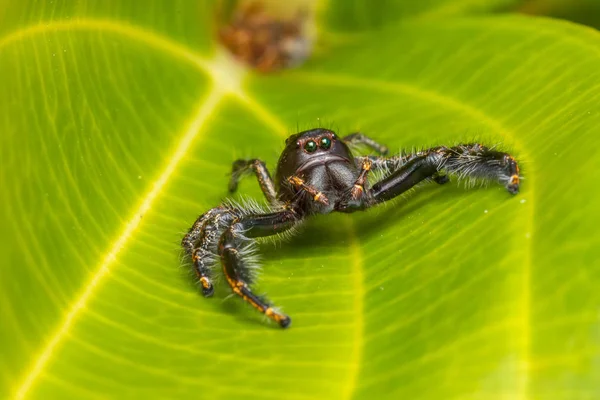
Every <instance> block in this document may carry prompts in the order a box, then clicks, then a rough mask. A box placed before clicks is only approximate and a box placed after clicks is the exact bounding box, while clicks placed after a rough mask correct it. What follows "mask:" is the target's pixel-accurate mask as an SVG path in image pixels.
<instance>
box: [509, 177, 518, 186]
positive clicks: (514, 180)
mask: <svg viewBox="0 0 600 400" xmlns="http://www.w3.org/2000/svg"><path fill="white" fill-rule="evenodd" d="M510 184H511V185H518V184H519V175H513V176H511V177H510Z"/></svg>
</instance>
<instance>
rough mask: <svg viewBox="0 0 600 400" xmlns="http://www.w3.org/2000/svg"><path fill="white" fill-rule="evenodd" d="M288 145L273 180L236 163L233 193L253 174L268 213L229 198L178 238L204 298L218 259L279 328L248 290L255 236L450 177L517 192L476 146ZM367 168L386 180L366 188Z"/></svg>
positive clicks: (333, 140)
mask: <svg viewBox="0 0 600 400" xmlns="http://www.w3.org/2000/svg"><path fill="white" fill-rule="evenodd" d="M285 143H286V146H285V149H284V150H283V152H282V153H281V156H280V158H279V162H278V164H277V172H276V174H275V180H274V181H273V179H272V178H271V175H270V174H269V171H268V170H267V168H266V166H265V163H264V162H263V161H261V160H259V159H252V160H237V161H235V162H234V163H233V169H232V175H231V181H230V183H229V191H230V192H231V193H233V192H235V190H236V189H237V185H238V182H239V180H240V178H241V177H242V176H243V175H244V174H246V173H248V172H254V173H255V174H256V176H257V178H258V182H259V184H260V187H261V189H262V191H263V193H264V195H265V197H266V198H267V201H268V203H269V205H270V206H269V208H268V209H261V208H260V207H256V206H248V205H245V206H243V205H239V204H236V203H234V202H231V201H226V202H224V203H223V204H222V205H220V206H218V207H215V208H213V209H211V210H209V211H208V212H206V213H204V214H203V215H201V216H200V217H199V218H198V219H197V220H196V222H195V223H194V225H193V226H192V227H191V229H190V231H189V232H188V234H187V235H185V237H184V238H183V241H182V246H183V248H184V249H185V251H186V253H187V254H188V255H189V256H190V257H191V258H192V262H193V264H194V270H195V272H196V274H197V276H198V279H199V281H200V284H201V285H202V293H203V294H204V296H206V297H208V296H211V295H212V294H213V291H214V289H213V266H214V265H215V264H218V263H219V262H220V263H221V265H222V267H223V272H224V275H225V278H226V280H227V283H228V284H229V286H231V289H232V290H233V292H234V293H235V294H237V295H238V296H240V297H241V298H242V299H244V300H245V301H247V302H248V303H250V304H251V305H252V306H254V307H255V308H256V309H257V310H259V311H260V312H262V313H264V314H265V315H266V316H267V317H269V318H271V319H272V320H274V321H276V322H277V323H278V324H279V325H280V326H282V327H284V328H285V327H288V326H289V325H290V323H291V319H290V317H288V316H287V315H285V314H283V313H281V312H280V311H279V310H278V309H277V308H275V307H273V306H272V305H271V304H270V303H269V302H268V301H267V300H266V299H264V298H261V297H259V296H257V295H256V294H255V293H254V292H253V291H252V289H251V285H252V283H253V282H254V280H255V271H256V269H257V262H256V240H257V238H261V237H266V236H272V235H277V234H282V233H285V232H289V231H290V230H291V229H292V228H294V227H295V226H296V225H298V224H299V223H300V222H301V221H302V220H303V219H305V218H307V217H309V216H311V215H314V214H327V213H330V212H334V211H340V212H345V213H349V212H354V211H360V210H365V209H367V208H369V207H372V206H374V205H377V204H379V203H382V202H385V201H387V200H390V199H392V198H394V197H396V196H398V195H400V194H402V193H404V192H406V191H407V190H409V189H410V188H412V187H413V186H415V185H416V184H418V183H419V182H421V181H424V180H432V181H434V182H437V183H439V184H443V183H446V182H448V181H449V179H448V176H447V174H449V175H456V176H458V177H459V178H468V179H482V180H492V181H497V182H499V183H501V184H503V185H504V186H505V187H506V189H507V190H508V191H509V192H510V193H512V194H516V193H517V192H518V191H519V182H520V177H519V167H518V165H517V162H516V161H515V159H514V157H512V156H511V155H509V154H506V153H503V152H500V151H496V150H493V149H491V148H489V147H486V146H483V145H481V144H477V143H470V144H461V145H457V146H452V147H445V146H439V147H434V148H431V149H427V150H423V151H419V152H416V153H414V154H402V155H398V156H394V157H385V155H386V154H387V151H388V150H387V148H386V147H385V146H382V145H380V144H379V143H377V142H375V141H374V140H372V139H370V138H368V137H366V136H364V135H362V134H360V133H353V134H350V135H348V136H346V137H344V138H339V137H338V136H337V135H336V134H335V133H334V132H332V131H330V130H327V129H323V128H317V129H312V130H308V131H304V132H300V133H297V134H295V135H292V136H290V137H289V138H288V139H287V140H286V142H285ZM353 145H366V146H368V147H371V148H372V149H373V150H375V151H376V152H377V153H379V154H380V156H357V157H355V156H354V155H353V154H352V152H351V150H350V147H349V146H353ZM372 171H380V172H383V173H382V174H381V176H383V178H381V179H380V180H378V181H377V182H376V183H374V184H373V185H372V186H371V185H369V182H368V177H369V174H370V173H371V172H372Z"/></svg>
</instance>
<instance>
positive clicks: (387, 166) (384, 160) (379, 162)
mask: <svg viewBox="0 0 600 400" xmlns="http://www.w3.org/2000/svg"><path fill="white" fill-rule="evenodd" d="M416 157H418V156H417V155H416V154H403V155H400V156H394V157H378V156H363V157H356V158H355V160H356V161H357V163H358V165H362V164H364V162H365V161H366V160H369V161H371V170H372V171H376V170H387V171H389V172H393V171H396V170H397V169H399V168H401V167H402V166H403V165H404V164H406V163H407V162H409V161H410V160H412V159H414V158H416ZM431 179H432V180H433V181H434V182H435V183H437V184H440V185H443V184H445V183H448V182H450V179H449V178H448V176H447V175H445V174H441V173H440V171H438V172H437V173H435V174H434V175H432V176H431Z"/></svg>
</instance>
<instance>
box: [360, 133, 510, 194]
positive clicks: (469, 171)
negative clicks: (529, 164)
mask: <svg viewBox="0 0 600 400" xmlns="http://www.w3.org/2000/svg"><path fill="white" fill-rule="evenodd" d="M441 170H445V171H446V172H447V173H448V174H451V175H458V176H459V178H478V179H486V180H496V181H498V182H500V183H502V184H504V186H505V187H506V189H507V190H508V191H509V192H510V193H511V194H516V193H518V191H519V185H520V176H519V166H518V164H517V162H516V160H515V159H514V157H513V156H511V155H510V154H507V153H503V152H499V151H495V150H491V149H490V148H488V147H486V146H483V145H480V144H478V143H471V144H461V145H458V146H454V147H445V146H440V147H434V148H431V149H428V150H425V151H422V152H419V153H417V154H414V155H409V156H407V157H406V162H405V163H404V164H402V165H401V166H399V167H398V168H397V169H396V170H395V171H393V172H392V173H391V174H390V175H389V176H387V177H386V178H384V179H382V180H381V181H379V182H377V183H376V184H374V185H373V187H372V189H371V192H370V198H371V202H372V204H377V203H381V202H383V201H386V200H390V199H392V198H394V197H396V196H398V195H400V194H402V193H404V192H406V191H407V190H409V189H410V188H412V187H413V186H415V185H416V184H418V183H419V182H421V181H423V180H424V179H428V178H431V179H434V180H435V181H436V182H438V183H445V182H447V178H446V177H445V176H440V175H439V173H440V171H441Z"/></svg>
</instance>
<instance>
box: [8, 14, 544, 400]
mask: <svg viewBox="0 0 600 400" xmlns="http://www.w3.org/2000/svg"><path fill="white" fill-rule="evenodd" d="M69 30H101V31H106V32H112V33H118V34H122V35H123V36H125V37H128V38H131V39H133V40H136V41H139V42H142V43H144V44H146V45H148V46H150V47H153V48H156V49H160V50H162V51H165V52H167V53H169V54H172V55H174V56H176V57H177V58H179V59H182V60H185V61H187V62H190V63H191V64H193V65H195V66H196V67H197V68H198V69H199V70H200V71H201V72H204V73H208V74H209V76H210V77H211V78H212V81H213V87H212V89H211V91H210V93H209V95H208V98H207V99H205V100H203V101H201V105H200V106H199V108H198V111H197V112H196V114H195V115H194V116H193V117H192V118H191V120H192V122H191V123H190V126H189V128H188V130H187V131H186V132H185V134H184V135H183V139H182V140H181V141H180V144H179V145H178V147H177V150H176V152H175V154H174V155H173V156H172V157H170V158H169V162H168V164H167V167H166V168H165V170H164V171H163V173H161V175H160V177H159V179H158V180H157V181H156V182H155V183H154V185H153V187H152V189H151V190H150V191H149V192H148V194H147V195H145V196H144V200H143V201H142V202H141V204H140V206H138V207H137V208H136V211H135V212H134V213H133V216H132V217H131V218H130V219H129V222H128V223H127V225H126V226H125V228H124V230H123V233H122V234H121V235H120V236H119V237H118V238H117V239H116V240H115V242H114V244H113V246H112V247H111V250H110V251H109V253H108V254H107V255H106V257H105V259H104V261H103V262H102V264H100V266H99V267H98V269H97V271H96V273H94V274H93V276H92V277H91V279H90V280H89V282H88V284H86V285H85V286H84V288H85V289H84V291H83V292H82V294H81V295H80V296H78V298H77V300H76V301H75V302H74V305H73V306H72V307H71V308H70V311H69V313H68V314H67V316H66V317H65V320H64V322H63V324H61V326H60V328H59V329H58V330H57V331H56V333H55V335H53V339H52V340H50V341H49V343H48V344H47V345H46V347H45V348H44V351H43V352H42V354H41V355H40V356H39V357H37V359H36V362H35V364H34V367H33V368H32V369H31V370H30V371H29V372H28V373H27V374H26V377H25V379H24V381H23V383H22V384H21V385H20V386H19V389H17V392H16V396H17V398H23V397H24V396H25V395H26V394H27V392H28V390H29V389H30V388H31V386H32V384H33V383H35V380H36V378H37V377H38V376H39V374H40V373H41V372H42V370H43V368H44V367H45V365H46V364H47V362H48V361H49V359H50V357H51V356H52V353H53V351H54V349H55V348H56V347H57V345H59V344H60V342H61V341H62V340H63V338H64V337H65V336H66V334H67V332H68V329H69V328H70V326H71V324H72V323H73V321H74V319H75V318H76V317H77V315H78V313H79V311H81V310H82V309H83V308H84V306H85V304H86V303H87V301H88V300H89V299H90V297H91V296H92V295H93V294H94V293H95V289H96V288H97V287H98V285H99V284H100V283H101V280H102V279H103V278H104V277H105V276H106V275H107V274H108V273H109V272H110V265H111V264H112V263H113V262H114V261H115V259H116V257H117V255H118V253H119V252H120V250H121V249H123V247H124V246H125V244H126V242H127V240H128V239H129V238H130V237H131V235H133V233H134V232H135V230H136V229H137V227H138V225H139V222H140V216H141V215H142V214H143V213H144V212H146V211H148V210H150V208H151V206H152V203H153V201H154V199H155V198H156V197H157V196H158V194H159V193H160V191H161V189H162V187H164V185H165V184H166V183H167V181H168V179H169V177H170V174H171V173H172V172H173V171H174V169H175V168H176V166H177V164H178V162H179V161H180V160H181V158H182V157H183V155H184V154H185V153H186V150H185V149H187V148H189V146H190V145H191V143H192V141H193V140H194V139H195V138H196V137H197V135H198V133H199V130H200V129H199V127H200V126H201V125H203V124H204V122H206V119H208V117H209V116H210V114H211V111H212V110H214V109H215V108H216V107H217V106H218V104H219V103H220V102H221V100H222V99H223V98H225V97H226V96H227V95H234V96H235V97H237V98H238V99H240V100H242V101H243V102H244V103H245V105H247V106H248V108H249V109H250V110H252V111H253V112H254V113H255V114H256V115H258V116H260V117H261V119H263V120H264V121H265V122H267V123H268V124H269V125H271V126H273V127H276V128H277V131H279V132H283V131H284V129H283V128H284V126H283V124H281V123H280V122H279V121H278V120H277V119H276V118H275V117H274V116H273V115H272V114H271V113H270V112H269V111H268V110H266V109H265V108H263V107H262V105H260V104H259V103H257V102H256V101H254V100H253V99H252V98H251V97H250V96H249V95H248V94H247V93H246V92H244V91H243V90H241V89H240V87H241V81H242V79H243V77H244V74H240V75H238V78H239V79H237V81H232V79H231V76H230V75H227V74H223V72H222V71H223V68H221V66H219V67H217V65H218V63H221V62H223V58H222V57H220V56H219V55H217V56H215V58H213V59H206V58H203V57H202V56H201V55H199V54H197V53H196V52H194V51H192V50H190V49H188V48H186V47H185V46H183V45H180V44H179V43H177V42H174V41H171V40H169V39H166V38H164V37H161V36H159V35H156V34H155V33H153V32H151V31H148V30H146V29H143V28H138V27H134V26H132V25H123V24H121V23H119V24H117V23H115V22H113V21H110V20H91V19H86V20H76V21H68V22H63V21H60V22H56V21H55V22H52V23H49V24H38V25H34V26H31V27H29V28H25V29H22V30H19V31H16V32H13V33H11V34H10V35H8V36H6V37H4V38H3V39H1V40H0V51H1V50H2V48H4V47H6V46H8V45H10V44H11V43H13V42H16V41H18V40H21V39H23V38H25V37H27V36H30V35H36V34H41V33H47V32H49V31H50V32H52V31H54V32H56V31H69ZM225 70H227V71H229V70H231V68H230V66H229V67H227V68H225ZM288 76H289V77H291V78H294V77H296V78H302V73H290V74H289V75H288ZM306 77H308V75H306V76H305V78H306ZM314 77H318V78H319V79H320V80H321V81H322V82H321V83H329V84H337V85H344V86H354V85H359V86H360V85H363V87H368V88H370V89H376V90H388V91H389V90H392V91H397V92H402V93H403V94H405V95H412V96H417V97H421V98H424V99H426V100H428V101H434V102H439V103H443V104H445V105H447V106H448V107H450V108H454V109H459V110H461V111H463V112H464V113H465V114H466V115H469V116H470V117H472V118H474V119H480V120H483V121H485V122H486V124H487V125H489V126H490V127H491V128H493V129H494V130H495V131H497V132H498V133H500V134H502V135H503V136H505V137H510V138H512V140H513V141H515V143H516V140H515V138H514V136H513V135H512V134H511V133H510V132H509V131H508V130H507V129H506V128H504V127H503V126H502V124H501V123H500V122H498V121H497V120H495V119H493V118H490V117H489V116H488V115H487V114H484V113H483V112H481V111H480V110H478V109H476V108H474V107H472V106H470V105H468V104H465V103H462V102H459V101H457V100H456V99H453V98H451V97H447V96H444V95H442V94H439V93H434V92H431V91H426V90H423V89H422V88H419V87H416V86H413V85H409V84H395V83H387V82H378V81H368V80H362V79H355V78H350V79H349V80H346V79H345V78H340V77H337V76H331V75H327V74H321V75H318V74H313V75H311V76H310V78H311V79H313V78H314ZM224 79H225V80H224ZM325 81H327V82H325ZM217 83H223V85H219V84H217ZM236 84H237V85H236ZM196 128H198V129H196ZM528 189H529V190H528V193H529V196H530V199H529V201H528V203H533V190H532V187H529V188H528ZM528 209H529V213H528V225H529V226H530V227H532V223H533V218H532V216H533V211H532V208H531V204H530V207H529V208H528ZM529 231H530V232H531V229H530V230H529ZM354 237H355V235H354ZM355 239H356V238H355ZM352 242H353V243H356V240H352ZM353 246H354V245H353ZM353 249H354V251H355V253H356V254H359V253H360V251H359V249H360V248H359V247H358V244H356V247H353ZM525 253H526V260H525V261H526V263H525V267H526V271H525V272H526V276H527V279H529V274H530V268H531V258H530V246H527V248H526V251H525ZM354 267H355V272H359V273H360V272H362V260H361V258H360V257H356V258H355V263H354ZM355 275H356V276H359V277H360V278H357V279H356V280H357V281H362V274H355ZM361 287H362V286H361ZM524 288H526V289H527V291H528V289H529V282H528V281H527V284H526V285H524ZM361 296H362V294H361ZM359 297H360V296H359ZM527 298H528V293H527ZM361 304H362V298H361ZM524 310H525V311H526V312H527V313H528V312H529V304H528V303H527V304H524ZM360 318H362V314H361V315H360ZM523 321H524V324H523V327H522V328H523V329H524V332H527V335H526V336H529V333H528V332H529V315H528V314H527V315H526V316H524V318H523ZM357 325H359V326H360V334H359V335H357V336H356V337H357V339H360V338H362V337H363V333H364V332H362V324H357ZM356 343H357V347H356V348H357V349H358V350H359V351H357V355H356V357H357V359H356V363H355V366H356V373H355V374H354V378H352V379H353V380H352V381H351V385H348V392H347V395H348V397H352V394H353V393H354V389H355V387H356V376H358V372H359V369H360V354H361V353H362V348H363V347H364V344H363V343H362V342H359V341H358V340H357V341H356ZM526 350H527V353H526V355H527V356H528V350H529V349H528V348H527V349H526ZM520 392H521V394H522V395H523V396H525V394H526V385H525V387H524V390H523V391H520Z"/></svg>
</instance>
